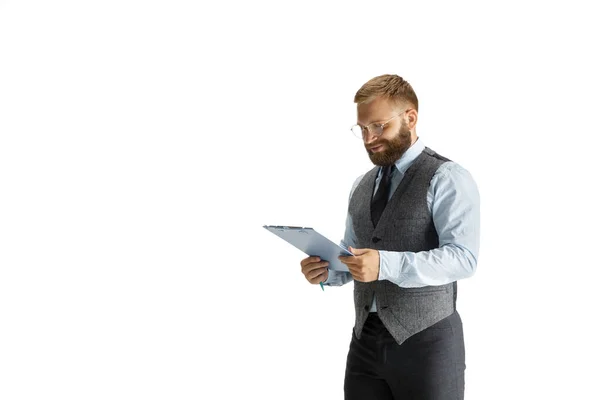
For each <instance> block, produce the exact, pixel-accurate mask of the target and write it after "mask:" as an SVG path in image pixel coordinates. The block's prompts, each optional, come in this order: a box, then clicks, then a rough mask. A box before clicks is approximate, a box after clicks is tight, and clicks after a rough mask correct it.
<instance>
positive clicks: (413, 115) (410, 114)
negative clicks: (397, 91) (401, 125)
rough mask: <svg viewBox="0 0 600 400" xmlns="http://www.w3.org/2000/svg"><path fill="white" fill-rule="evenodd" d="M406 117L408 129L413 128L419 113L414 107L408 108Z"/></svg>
mask: <svg viewBox="0 0 600 400" xmlns="http://www.w3.org/2000/svg"><path fill="white" fill-rule="evenodd" d="M406 119H407V120H408V121H407V124H408V129H411V130H412V129H414V128H415V126H416V125H417V120H418V119H419V113H417V110H415V109H410V110H409V111H407V112H406Z"/></svg>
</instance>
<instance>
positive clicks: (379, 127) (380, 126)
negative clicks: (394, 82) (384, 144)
mask: <svg viewBox="0 0 600 400" xmlns="http://www.w3.org/2000/svg"><path fill="white" fill-rule="evenodd" d="M408 110H409V109H406V110H404V111H401V112H400V113H399V114H396V115H394V116H393V117H392V118H390V119H388V120H387V121H385V122H382V123H379V122H373V123H370V124H369V125H367V126H362V125H361V124H354V125H352V126H351V127H350V131H351V132H352V134H353V135H354V136H356V137H357V138H358V139H364V138H365V136H366V135H365V131H367V132H369V133H370V134H372V135H374V136H375V137H379V136H381V135H383V131H384V130H385V127H386V126H387V124H389V123H390V121H391V120H393V119H394V118H397V117H399V116H401V115H402V114H404V113H405V112H407V111H408ZM357 126H358V127H359V128H360V131H361V136H358V135H357V134H356V132H354V128H355V127H357ZM372 126H375V128H371V127H372ZM375 129H377V130H378V131H379V133H377V132H376V131H375Z"/></svg>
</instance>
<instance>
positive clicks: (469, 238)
mask: <svg viewBox="0 0 600 400" xmlns="http://www.w3.org/2000/svg"><path fill="white" fill-rule="evenodd" d="M427 204H428V206H429V209H430V210H431V214H432V217H433V223H434V225H435V228H436V231H437V233H438V237H439V247H438V248H435V249H432V250H429V251H421V252H416V253H415V252H394V251H384V250H380V251H379V261H380V264H379V280H388V281H390V282H392V283H395V284H396V285H398V286H401V287H422V286H436V285H445V284H448V283H450V282H454V281H456V280H459V279H464V278H468V277H470V276H472V275H473V274H474V273H475V270H476V267H477V257H478V255H479V191H478V189H477V185H476V183H475V181H474V180H473V177H472V176H471V174H470V173H469V172H468V171H467V170H466V169H464V168H462V167H461V166H460V165H458V164H456V163H454V162H451V161H449V162H446V163H444V164H442V165H441V166H440V168H438V170H437V171H436V173H435V175H434V176H433V178H432V179H431V184H430V186H429V190H428V193H427Z"/></svg>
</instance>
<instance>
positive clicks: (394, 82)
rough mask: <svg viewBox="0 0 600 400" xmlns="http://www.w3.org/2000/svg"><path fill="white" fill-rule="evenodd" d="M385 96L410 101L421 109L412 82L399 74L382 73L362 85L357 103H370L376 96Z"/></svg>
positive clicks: (400, 101)
mask: <svg viewBox="0 0 600 400" xmlns="http://www.w3.org/2000/svg"><path fill="white" fill-rule="evenodd" d="M380 96H382V97H384V98H387V99H390V100H393V101H395V102H397V103H398V104H403V103H409V104H410V105H411V106H412V107H413V108H414V109H415V110H417V111H419V100H418V99H417V95H416V94H415V91H414V90H413V88H412V86H410V83H408V82H407V81H405V80H404V79H402V77H400V76H398V75H380V76H376V77H375V78H373V79H371V80H369V81H368V82H367V83H365V84H364V85H362V87H361V88H360V89H358V92H356V95H355V96H354V102H355V103H356V104H361V103H368V102H369V101H371V100H373V99H375V98H376V97H380Z"/></svg>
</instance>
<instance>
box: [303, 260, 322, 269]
mask: <svg viewBox="0 0 600 400" xmlns="http://www.w3.org/2000/svg"><path fill="white" fill-rule="evenodd" d="M319 261H321V259H320V258H319V257H306V258H305V259H304V260H302V261H300V265H301V266H302V268H304V267H305V266H306V265H308V264H311V263H314V262H319Z"/></svg>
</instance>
